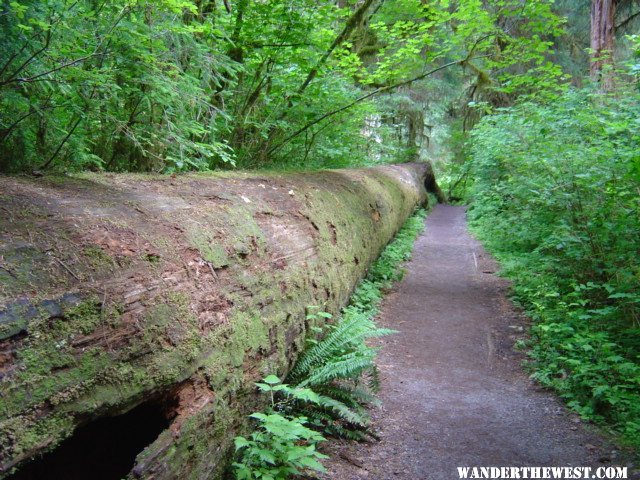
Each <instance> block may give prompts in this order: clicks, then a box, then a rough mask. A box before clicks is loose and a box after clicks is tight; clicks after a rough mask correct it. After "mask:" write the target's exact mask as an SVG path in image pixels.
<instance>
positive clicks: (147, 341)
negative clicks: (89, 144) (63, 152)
mask: <svg viewBox="0 0 640 480" xmlns="http://www.w3.org/2000/svg"><path fill="white" fill-rule="evenodd" d="M429 175H431V173H430V170H429V168H428V166H427V165H426V164H406V165H399V166H386V167H378V168H375V169H362V170H343V171H328V172H320V173H310V174H295V175H275V174H269V173H261V174H244V173H233V174H220V175H185V176H179V177H176V178H172V177H159V176H143V175H110V174H104V175H95V174H91V175H81V176H75V177H64V178H51V177H45V178H43V179H27V178H20V177H0V192H1V193H0V478H2V477H4V476H6V475H7V473H8V472H10V471H11V470H12V468H14V467H18V468H19V467H21V466H22V465H23V464H25V463H28V462H29V460H30V459H31V458H32V457H33V456H34V455H37V454H40V453H42V452H45V451H48V450H51V449H54V448H55V447H56V445H58V444H59V443H60V442H61V441H62V440H63V439H65V438H66V437H69V436H70V435H71V434H72V433H73V431H74V429H76V428H77V427H79V426H81V425H83V424H88V423H90V422H92V421H94V420H95V419H97V418H100V417H105V416H113V415H118V414H121V413H124V412H127V411H130V410H131V409H133V408H134V407H135V406H136V405H139V404H141V403H142V402H144V401H145V400H148V399H151V398H153V399H155V401H156V402H160V403H161V404H162V405H164V412H165V415H166V419H167V420H168V421H169V422H170V426H169V428H168V429H167V430H165V431H164V432H163V433H161V434H160V436H159V437H158V438H157V439H156V440H155V441H154V442H153V443H152V444H151V445H149V446H148V447H147V448H146V449H144V450H143V451H142V452H141V453H140V454H139V455H138V456H137V459H136V463H135V466H134V468H133V470H132V473H131V474H130V476H131V477H132V478H133V477H135V478H153V479H157V480H160V479H176V478H198V479H205V478H206V479H210V478H219V477H220V476H221V475H222V472H223V469H224V467H225V465H226V460H227V458H228V455H229V452H230V447H231V442H232V439H233V437H234V436H235V435H237V434H238V432H240V431H242V430H243V428H244V427H245V426H246V415H247V413H249V412H251V411H254V410H255V409H257V408H259V407H260V402H261V399H260V397H259V396H257V395H256V393H255V388H254V386H253V382H255V381H256V380H258V379H260V378H261V377H263V376H264V375H266V374H270V373H274V374H277V375H284V374H285V373H286V371H287V369H288V368H289V367H290V365H291V363H292V362H293V361H294V359H295V358H296V356H297V354H298V352H299V351H300V349H301V348H302V345H303V342H304V338H305V335H306V334H307V332H309V329H310V328H311V327H313V326H314V325H312V324H311V322H313V321H311V320H308V319H306V308H307V307H308V306H310V305H321V306H323V308H325V309H326V310H327V311H329V312H333V313H335V312H337V311H338V310H339V309H340V308H341V307H342V306H343V305H344V304H345V302H346V301H347V299H348V297H349V295H350V292H351V291H352V289H353V288H354V286H355V285H356V283H357V282H358V280H359V279H360V278H361V277H362V276H363V275H364V274H365V272H366V269H367V266H368V265H369V264H370V263H371V262H372V261H373V260H374V259H375V258H376V257H377V255H378V254H379V252H380V250H381V249H382V248H383V247H384V245H385V244H386V243H387V242H388V241H389V240H390V239H391V238H392V236H393V235H394V234H395V232H396V231H397V230H398V228H399V227H400V226H401V225H402V223H403V222H404V220H405V219H406V218H407V216H408V215H409V214H410V213H411V211H412V210H413V209H414V207H415V206H416V204H418V203H420V202H422V201H424V199H425V192H424V189H423V186H424V185H425V184H429V183H430V179H428V178H426V177H427V176H429Z"/></svg>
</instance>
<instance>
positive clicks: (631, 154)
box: [470, 91, 640, 448]
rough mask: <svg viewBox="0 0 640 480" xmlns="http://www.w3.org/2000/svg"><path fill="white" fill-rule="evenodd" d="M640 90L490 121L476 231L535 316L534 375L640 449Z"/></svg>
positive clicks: (479, 138) (482, 144) (477, 169)
mask: <svg viewBox="0 0 640 480" xmlns="http://www.w3.org/2000/svg"><path fill="white" fill-rule="evenodd" d="M638 118H640V97H639V95H638V93H637V92H635V93H634V92H628V95H627V96H625V97H618V98H606V97H603V96H601V95H594V94H592V93H591V92H589V91H578V92H569V93H567V94H566V95H565V96H564V97H563V98H561V99H559V100H558V101H557V102H556V103H554V104H553V105H535V104H525V105H520V106H517V107H514V108H511V109H507V110H504V111H502V112H500V113H498V114H497V115H493V116H490V117H487V118H485V119H484V120H483V121H482V122H481V124H480V126H479V127H478V128H477V129H476V130H475V133H474V135H473V146H472V157H473V158H472V160H471V169H472V173H473V176H474V179H475V180H474V181H475V183H474V186H473V187H472V190H471V193H472V196H473V205H472V207H471V210H470V218H471V220H472V227H473V228H474V230H475V232H476V233H477V235H478V236H479V238H480V239H481V240H482V241H483V242H484V244H485V245H486V246H487V247H488V249H489V250H490V251H491V252H492V253H493V254H494V255H495V256H496V257H497V258H498V260H499V261H500V262H501V264H502V266H503V274H504V275H505V276H507V277H509V278H511V279H512V280H513V281H514V287H513V288H514V296H515V299H516V301H517V302H519V303H520V304H521V305H522V306H523V307H524V309H525V310H526V311H527V313H528V314H529V315H530V316H531V318H532V319H533V322H534V324H533V327H532V328H531V339H530V342H529V346H530V351H529V353H530V356H531V358H532V361H531V364H530V366H531V368H532V372H533V377H534V378H535V379H537V380H538V381H539V382H541V383H542V384H543V385H546V386H549V387H551V388H553V389H555V390H556V391H557V392H558V393H559V394H560V395H561V396H562V397H563V398H564V399H565V400H566V402H567V404H568V405H569V407H571V408H572V409H574V410H575V411H576V412H578V413H579V414H580V415H581V416H582V417H583V418H586V419H589V420H592V421H594V422H596V423H598V424H601V425H604V426H608V427H609V428H610V429H611V430H612V431H614V432H615V433H617V434H618V435H620V438H621V440H622V441H623V442H624V443H628V444H630V445H632V446H634V447H636V448H637V447H639V446H640V356H639V352H640V263H639V262H638V252H639V251H640V191H639V190H638V185H639V184H640V155H639V154H638V152H640V135H639V134H638V132H640V129H639V128H638V127H639V126H640V124H639V121H638Z"/></svg>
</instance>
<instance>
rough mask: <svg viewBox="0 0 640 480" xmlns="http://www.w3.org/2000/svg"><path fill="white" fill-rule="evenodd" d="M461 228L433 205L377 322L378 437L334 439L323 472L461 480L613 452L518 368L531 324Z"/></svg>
mask: <svg viewBox="0 0 640 480" xmlns="http://www.w3.org/2000/svg"><path fill="white" fill-rule="evenodd" d="M496 268H497V267H496V265H495V263H494V262H493V260H492V259H491V258H489V256H488V254H486V253H485V252H484V250H483V249H482V247H481V246H480V245H479V243H478V242H477V241H476V240H474V239H473V238H472V237H471V236H470V235H469V234H468V233H467V229H466V220H465V211H464V208H462V207H451V206H440V205H439V206H437V207H436V208H435V210H434V211H433V212H432V213H431V215H430V216H429V217H428V219H427V227H426V231H425V233H424V234H423V235H422V236H421V237H420V238H419V239H418V241H417V243H416V248H415V251H414V255H413V260H412V261H411V262H410V263H409V264H408V265H407V270H408V272H407V275H406V277H405V279H404V280H403V281H402V282H401V284H400V285H399V286H398V288H397V289H396V291H395V292H394V293H392V294H391V295H390V296H389V297H387V300H386V301H385V305H384V307H383V311H382V314H381V318H380V323H381V324H382V325H384V326H388V327H391V328H394V329H396V330H399V331H400V333H399V334H397V335H393V336H390V337H386V338H385V340H384V341H383V342H382V347H383V348H382V351H381V352H380V355H379V361H378V363H379V365H380V368H381V373H382V391H381V394H380V397H381V400H382V404H383V405H382V407H381V408H380V409H376V410H375V411H374V413H373V416H374V424H375V427H376V429H377V430H378V432H379V434H380V437H381V440H380V442H372V443H368V444H366V443H365V444H349V443H344V444H342V443H333V444H332V445H330V446H328V447H327V449H328V450H329V451H330V453H331V454H332V457H333V458H334V460H332V461H331V463H330V464H329V465H328V468H329V472H328V474H327V475H326V477H325V478H330V479H332V480H344V479H359V478H372V479H376V480H384V479H412V480H422V479H428V480H452V479H457V478H458V474H457V469H456V467H457V466H569V465H571V466H606V465H612V464H613V465H617V464H619V462H620V460H619V459H618V457H617V455H618V453H617V452H616V451H615V450H612V448H611V447H610V446H608V445H607V444H606V442H604V441H603V440H602V439H600V438H599V437H598V436H597V435H596V434H594V433H592V432H590V431H589V430H588V428H587V427H586V426H584V425H583V424H582V423H581V422H580V421H579V420H578V419H577V418H575V416H573V415H572V414H570V413H568V412H567V411H566V410H565V409H564V408H563V407H562V405H561V403H560V402H559V401H558V400H557V399H556V398H554V396H553V395H552V394H550V393H548V392H545V391H543V390H542V389H541V388H540V387H538V386H536V385H535V384H534V383H533V382H532V381H531V380H529V379H528V377H527V375H526V374H524V373H523V372H522V369H521V367H520V363H521V361H522V360H523V356H522V355H521V354H519V353H516V352H515V351H514V350H513V344H514V342H515V340H516V339H517V338H519V337H520V336H522V334H523V333H522V332H523V331H524V329H525V323H526V319H525V318H524V317H523V316H522V315H520V314H519V313H518V312H517V311H516V310H515V309H514V308H513V307H512V306H511V304H510V303H509V302H508V300H507V299H506V296H505V294H506V291H507V283H506V282H505V281H504V280H502V279H500V278H498V277H496V276H495V275H492V273H493V272H495V270H496Z"/></svg>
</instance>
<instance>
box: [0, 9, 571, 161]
mask: <svg viewBox="0 0 640 480" xmlns="http://www.w3.org/2000/svg"><path fill="white" fill-rule="evenodd" d="M0 5H1V6H0V28H1V29H2V32H3V34H2V37H0V171H4V172H19V171H27V172H30V171H33V170H36V171H37V170H47V169H50V170H57V171H78V170H83V169H93V170H102V169H106V170H111V171H165V172H171V171H180V170H194V169H196V170H206V169H213V168H220V167H229V166H232V165H237V166H240V167H265V166H274V167H305V168H317V167H327V166H329V167H340V166H349V165H358V164H369V163H377V162H387V161H398V160H404V159H407V158H414V157H415V155H416V153H417V152H416V150H417V149H419V148H421V147H425V146H426V145H427V144H428V141H429V136H430V131H429V129H430V128H431V127H429V125H428V122H430V121H433V120H434V119H438V118H441V116H442V115H443V111H444V109H445V105H444V102H443V101H437V102H433V101H432V100H431V98H432V97H433V93H434V92H435V93H437V94H438V96H442V97H443V98H445V99H447V98H451V97H452V96H455V95H456V92H457V91H462V90H465V89H467V88H470V86H473V89H474V90H478V91H479V90H483V91H490V92H493V94H495V95H499V96H505V95H506V96H510V95H513V94H514V93H515V92H516V91H517V92H519V93H523V94H535V95H545V94H546V92H548V91H550V90H555V89H556V87H557V80H558V79H559V78H560V76H561V72H560V69H559V67H558V66H556V65H554V64H552V63H551V62H550V61H549V58H548V56H549V53H550V52H551V46H552V42H551V41H550V39H551V38H552V37H553V36H554V35H557V34H559V33H560V31H561V30H560V24H561V21H560V19H559V17H557V16H556V15H555V14H554V13H553V11H552V2H551V0H532V1H527V2H526V4H525V5H524V6H522V2H521V1H520V0H485V1H479V0H437V1H434V2H428V3H424V2H422V1H420V0H396V1H393V2H391V1H386V2H385V1H384V0H366V1H362V0H360V1H355V0H349V1H341V2H337V3H336V2H326V1H320V0H293V1H284V0H268V1H257V0H236V1H233V0H225V1H224V2H220V1H218V2H216V1H214V0H197V1H195V0H161V1H150V0H103V1H97V0H78V1H70V0H44V1H33V0H20V1H3V2H1V3H0ZM452 69H453V70H455V72H454V71H453V70H452ZM444 91H449V92H448V93H447V94H446V95H444V96H443V92H444ZM427 106H430V107H433V108H430V112H426V111H425V108H426V107H427Z"/></svg>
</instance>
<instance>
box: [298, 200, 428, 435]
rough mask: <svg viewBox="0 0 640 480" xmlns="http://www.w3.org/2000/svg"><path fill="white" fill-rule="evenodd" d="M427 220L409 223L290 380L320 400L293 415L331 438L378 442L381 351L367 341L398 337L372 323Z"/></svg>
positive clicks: (421, 213)
mask: <svg viewBox="0 0 640 480" xmlns="http://www.w3.org/2000/svg"><path fill="white" fill-rule="evenodd" d="M425 214H426V212H424V210H420V211H418V212H417V213H416V215H414V216H413V217H411V218H410V219H409V220H408V221H407V222H406V223H405V225H404V227H403V228H402V229H401V230H400V232H399V233H398V235H397V236H396V238H395V239H394V241H393V242H392V243H390V244H389V245H388V246H387V248H386V249H385V250H384V251H383V252H382V254H381V255H380V257H379V259H378V260H377V261H376V262H375V263H374V264H373V265H372V267H371V269H370V271H369V275H368V277H367V278H366V279H365V280H364V281H363V282H361V283H360V285H359V286H358V288H357V289H356V291H355V292H354V293H353V295H352V297H351V302H350V304H349V306H347V307H346V308H344V309H343V311H342V318H341V319H340V320H339V321H338V322H337V323H336V324H334V325H326V326H325V327H324V328H323V329H321V330H320V332H321V334H320V339H319V340H318V339H311V340H310V341H309V345H310V346H309V347H308V348H307V349H306V350H305V351H304V352H303V353H302V355H301V356H300V358H299V359H298V362H297V363H296V364H295V366H294V367H293V369H292V370H291V371H290V372H289V375H288V376H287V382H288V383H289V384H291V385H295V386H296V388H311V389H313V391H314V392H315V393H316V394H317V395H318V399H317V401H316V402H313V403H309V402H295V404H294V405H293V406H292V409H294V410H295V411H296V412H297V414H298V415H304V416H305V417H306V418H308V419H309V422H310V424H311V425H314V426H316V427H318V428H322V429H323V430H324V432H325V433H327V434H329V435H335V436H339V437H343V438H348V439H354V440H362V439H365V438H366V437H367V436H372V437H375V434H374V433H373V432H372V431H371V429H370V427H369V415H368V413H367V410H366V406H367V405H372V404H376V403H377V400H376V398H375V395H374V394H375V392H377V390H378V387H379V377H378V370H377V368H376V365H375V357H376V353H377V349H376V348H374V347H371V346H370V345H368V344H367V340H369V339H371V338H375V337H381V336H384V335H389V334H391V333H394V330H390V329H386V328H379V327H378V326H377V325H376V324H375V322H374V321H373V317H374V316H375V315H376V314H377V312H378V306H379V305H380V302H381V300H382V291H383V290H384V289H387V288H389V287H391V285H392V283H393V282H394V281H396V280H399V279H400V278H402V275H403V271H402V270H401V269H400V268H399V266H400V265H401V263H402V262H403V261H405V260H407V259H408V258H409V256H410V253H411V249H412V247H413V241H414V239H415V238H416V237H417V235H418V233H419V232H420V231H421V230H422V227H423V223H424V222H423V220H424V216H425ZM330 317H331V315H329V314H327V313H326V312H317V313H315V314H313V313H312V314H310V315H309V318H313V319H319V318H325V319H326V318H330Z"/></svg>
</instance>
